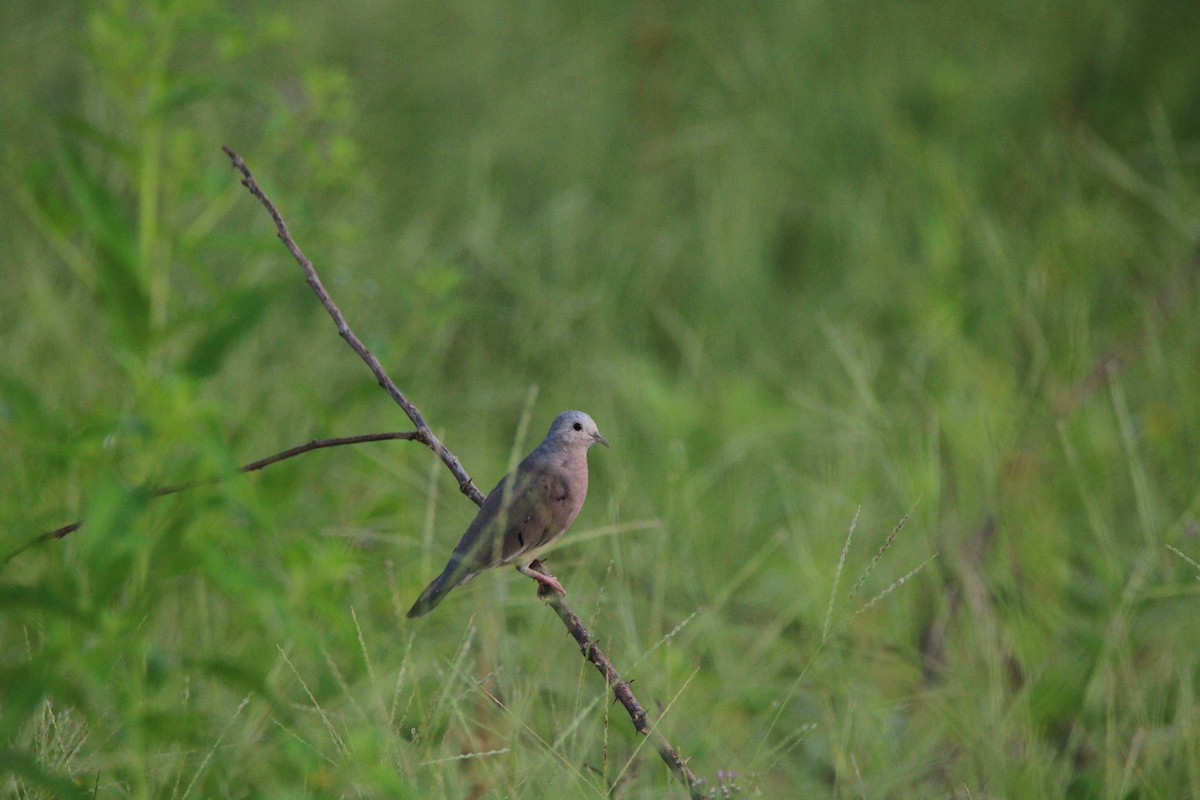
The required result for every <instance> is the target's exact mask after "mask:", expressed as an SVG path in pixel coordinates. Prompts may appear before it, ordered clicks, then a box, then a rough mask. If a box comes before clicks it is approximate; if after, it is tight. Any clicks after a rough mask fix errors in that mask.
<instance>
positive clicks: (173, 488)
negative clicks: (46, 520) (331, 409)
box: [0, 431, 419, 566]
mask: <svg viewBox="0 0 1200 800" xmlns="http://www.w3.org/2000/svg"><path fill="white" fill-rule="evenodd" d="M418 438H419V435H418V434H417V432H416V431H391V432H388V433H364V434H360V435H358V436H338V437H335V438H333V439H313V440H312V441H311V442H306V443H305V444H300V445H296V446H295V447H289V448H288V449H287V450H283V451H281V452H278V453H275V454H274V455H270V456H267V457H266V458H260V459H259V460H258V461H251V462H250V463H249V464H244V465H242V466H241V467H238V472H257V471H258V470H260V469H262V468H263V467H269V466H271V465H272V464H278V463H279V462H280V461H283V460H285V459H288V458H292V457H294V456H298V455H301V454H303V453H311V452H312V451H313V450H322V449H324V448H326V447H341V446H343V445H348V444H363V443H364V442H385V441H390V440H392V439H408V440H410V441H412V440H417V439H418ZM220 481H221V479H220V478H209V479H208V480H201V481H190V482H188V483H178V484H173V485H168V486H156V487H154V489H152V490H151V496H152V497H165V496H166V495H169V494H175V493H176V492H182V491H183V490H184V489H195V488H196V487H198V486H211V485H213V484H215V483H219V482H220ZM82 526H83V520H76V521H75V522H72V523H71V524H69V525H63V526H62V527H61V528H55V529H54V530H52V531H46V532H45V533H41V534H38V535H37V536H36V537H34V538H33V539H30V540H29V541H28V542H26V543H25V544H23V545H21V546H20V547H18V548H17V549H16V550H13V551H12V552H11V553H9V554H8V555H6V556H5V557H4V560H3V561H0V566H3V565H4V564H7V563H8V562H9V561H11V560H13V559H14V558H16V557H17V556H19V555H20V554H21V553H24V552H25V551H26V550H28V549H30V548H31V547H35V546H36V545H39V544H41V543H42V542H48V541H50V540H51V539H62V538H64V537H65V536H68V535H69V534H72V533H74V532H75V531H77V530H79V529H80V528H81V527H82Z"/></svg>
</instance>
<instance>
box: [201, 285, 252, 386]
mask: <svg viewBox="0 0 1200 800" xmlns="http://www.w3.org/2000/svg"><path fill="white" fill-rule="evenodd" d="M272 296H273V292H272V291H271V290H270V289H269V288H267V287H261V286H254V287H250V288H248V289H243V290H241V291H239V292H238V293H237V294H235V295H234V296H233V297H231V298H230V299H229V300H228V301H226V302H225V303H223V304H222V305H221V307H220V308H219V309H217V311H216V314H215V316H216V317H217V319H216V320H215V321H213V322H212V323H211V324H210V325H209V327H208V330H206V331H205V332H204V333H203V334H202V335H201V337H200V338H199V340H197V341H196V343H195V344H193V345H192V347H191V350H190V351H189V352H188V355H187V358H186V359H185V360H184V365H183V368H184V370H186V371H187V372H188V374H190V375H192V376H194V377H196V378H206V377H208V376H210V375H212V374H213V373H215V372H216V371H217V370H218V369H220V366H221V363H222V362H223V361H224V360H225V357H226V356H227V355H229V353H230V351H232V350H233V348H234V347H235V346H236V345H237V344H238V343H239V342H241V341H242V340H243V339H245V338H246V336H247V334H249V333H250V331H251V330H253V328H254V326H255V325H257V324H258V322H259V321H261V320H262V318H263V314H264V313H265V312H266V310H267V307H268V305H269V302H270V299H271V298H272Z"/></svg>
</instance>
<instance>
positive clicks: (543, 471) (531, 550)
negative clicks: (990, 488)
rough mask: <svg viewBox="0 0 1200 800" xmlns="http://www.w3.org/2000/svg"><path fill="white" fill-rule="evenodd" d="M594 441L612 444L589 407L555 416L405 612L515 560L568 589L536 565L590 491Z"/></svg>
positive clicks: (426, 606) (425, 609) (545, 582)
mask: <svg viewBox="0 0 1200 800" xmlns="http://www.w3.org/2000/svg"><path fill="white" fill-rule="evenodd" d="M597 442H599V443H600V444H602V445H604V446H605V447H609V446H610V445H609V443H608V440H607V439H605V438H604V437H603V436H601V435H600V431H599V429H598V428H597V427H596V423H595V422H594V421H593V420H592V418H591V417H589V416H588V415H587V414H585V413H583V412H582V411H564V412H562V413H561V414H559V415H558V416H556V417H555V418H554V422H552V423H551V424H550V432H549V433H547V434H546V439H545V441H543V442H542V443H541V444H539V445H538V446H537V447H536V448H534V450H533V452H531V453H530V454H529V455H528V456H526V457H525V460H524V461H522V462H521V463H520V464H518V465H517V468H516V469H515V470H513V471H512V472H510V473H509V474H508V475H505V476H504V477H503V478H501V480H500V482H499V483H498V484H496V488H494V489H492V491H491V492H490V493H489V494H488V496H487V499H486V500H484V502H483V505H482V506H480V508H479V513H478V514H477V515H476V516H475V520H474V521H473V522H472V523H471V524H470V526H469V527H468V528H467V530H466V532H465V533H464V534H463V535H462V538H461V539H459V540H458V544H457V545H456V546H455V548H454V553H453V554H451V556H450V561H449V562H448V563H447V564H446V568H445V569H444V570H442V574H441V575H438V576H437V577H436V578H434V579H433V581H432V582H431V583H430V584H429V586H427V587H426V588H425V591H423V592H421V596H420V597H418V598H417V602H415V603H414V604H413V607H412V608H411V609H410V610H409V612H408V616H409V617H410V618H411V617H420V616H423V615H425V614H428V613H429V612H430V611H432V610H433V609H434V607H435V606H437V604H438V603H440V602H442V600H443V599H444V598H445V597H446V595H447V593H449V591H450V590H451V589H453V588H455V587H456V586H461V585H462V584H464V583H466V582H467V581H469V580H471V578H474V577H475V576H476V575H478V574H479V573H480V572H483V571H484V570H485V569H490V568H492V567H495V566H499V565H501V564H515V565H516V568H517V571H518V572H520V573H521V574H522V575H528V576H529V577H530V578H533V579H534V580H536V581H537V582H538V583H539V584H541V585H542V586H545V587H546V588H547V589H549V590H551V591H554V592H557V593H558V594H566V591H565V590H564V589H563V587H562V584H561V583H559V582H558V579H557V578H555V577H554V576H553V575H548V574H544V573H542V572H539V571H537V570H535V569H534V568H533V565H534V564H537V566H539V567H540V566H541V564H540V562H538V555H539V554H540V553H541V552H542V550H544V549H545V548H546V546H547V545H549V544H550V543H551V542H553V541H554V540H555V539H557V538H558V537H559V536H562V534H563V533H564V532H565V531H566V530H567V528H569V527H571V523H572V522H574V521H575V518H576V517H577V516H579V509H581V508H583V501H584V499H585V498H586V497H587V488H588V466H587V451H588V448H589V447H591V446H592V445H593V444H595V443H597ZM539 591H540V589H539Z"/></svg>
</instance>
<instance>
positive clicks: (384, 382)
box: [222, 147, 704, 800]
mask: <svg viewBox="0 0 1200 800" xmlns="http://www.w3.org/2000/svg"><path fill="white" fill-rule="evenodd" d="M222 149H223V150H224V151H225V154H226V155H227V156H229V160H230V161H232V162H233V166H234V167H236V168H237V170H238V171H239V172H241V173H242V185H244V186H245V187H246V188H247V189H249V190H250V193H251V194H252V195H254V196H255V197H256V198H258V201H259V202H260V203H262V204H263V206H264V207H265V208H266V209H267V212H268V213H269V214H270V215H271V219H272V220H274V221H275V229H276V231H277V232H278V234H279V238H280V240H282V241H283V243H284V245H285V246H286V247H287V249H288V251H289V252H290V253H291V254H292V257H293V258H294V259H296V262H297V263H298V264H299V265H300V267H301V268H302V269H303V270H304V275H305V277H306V278H307V280H308V285H309V286H310V287H312V290H313V291H314V292H315V293H316V295H317V297H318V298H319V299H320V300H321V304H322V305H324V306H325V310H326V311H328V312H329V316H331V317H332V318H333V321H334V324H336V325H337V329H338V333H339V334H340V335H341V337H342V338H343V339H345V340H346V342H347V344H349V345H350V347H352V348H353V349H354V352H356V353H358V355H359V357H360V358H362V360H363V361H365V362H366V363H367V366H369V367H370V368H371V372H373V373H374V374H375V377H376V378H377V379H378V381H379V385H380V386H382V387H383V388H384V390H385V391H386V392H387V393H388V394H389V395H391V397H392V399H393V400H395V401H396V403H397V404H398V405H399V406H400V407H401V408H402V409H404V413H406V414H407V415H408V418H409V419H411V420H412V422H413V424H414V425H415V426H416V427H417V430H416V432H415V433H416V437H415V438H416V439H417V440H418V441H420V442H422V443H424V444H425V445H426V446H428V447H429V448H430V449H432V450H433V451H434V452H435V453H437V454H438V456H439V457H440V458H441V459H442V462H443V463H445V464H446V466H447V467H449V469H450V472H451V473H452V474H453V475H454V477H455V478H456V479H457V480H458V484H459V488H460V489H461V490H462V492H463V494H465V495H466V496H467V497H469V498H471V499H472V500H473V501H474V502H475V504H476V505H483V501H484V496H483V494H482V493H481V492H480V491H479V490H478V489H476V488H475V485H474V484H473V483H472V482H471V479H470V478H469V477H468V476H467V473H466V470H464V469H463V467H462V464H461V463H459V460H458V458H456V457H455V455H454V454H453V453H451V452H450V451H449V450H448V449H447V448H446V446H445V445H443V444H442V443H441V442H440V441H439V440H438V438H437V437H436V436H434V435H433V432H432V431H431V430H430V429H429V426H428V425H427V424H426V422H425V419H424V417H422V416H421V413H420V412H419V411H417V408H416V406H414V405H413V404H412V403H411V402H410V401H409V399H408V398H407V397H405V396H404V393H403V392H401V391H400V389H399V388H397V387H396V384H395V383H393V382H392V379H391V378H390V377H388V375H387V373H386V372H385V371H384V369H383V366H382V365H381V364H380V363H379V359H377V358H376V357H375V355H374V354H373V353H372V352H371V351H370V350H368V349H367V346H366V345H364V344H363V343H362V341H360V340H359V338H358V337H357V336H355V335H354V332H353V331H351V330H350V326H349V325H348V324H347V323H346V319H345V317H343V316H342V312H341V311H340V310H339V309H338V307H337V305H336V304H335V303H334V302H333V300H332V298H330V296H329V293H328V292H327V291H326V290H325V287H324V285H322V283H321V279H320V278H319V277H318V276H317V272H316V270H315V269H314V268H313V265H312V262H310V261H309V260H308V258H307V257H306V256H305V255H304V253H303V252H302V251H301V250H300V247H299V246H298V245H297V244H296V242H295V241H294V240H293V239H292V236H291V234H290V233H289V232H288V228H287V224H286V223H284V221H283V217H282V216H281V215H280V213H279V210H278V209H277V208H276V207H275V204H274V203H272V202H271V201H270V200H269V199H267V196H266V195H265V194H264V193H263V190H262V189H261V188H260V187H259V185H258V182H257V181H255V180H254V176H253V175H251V174H250V170H249V168H248V167H247V166H246V162H244V161H243V160H242V159H241V157H240V156H239V155H238V154H237V153H235V152H233V151H232V150H230V149H229V148H228V147H224V148H222ZM540 567H541V565H540V563H538V562H535V566H534V568H535V569H539V568H540ZM543 572H544V570H543ZM539 594H540V593H539ZM546 599H547V600H548V602H549V604H550V607H551V608H553V609H554V612H555V613H556V614H558V617H559V619H561V620H562V622H563V624H564V625H565V626H566V627H567V631H568V632H569V633H570V634H571V636H572V638H574V639H575V641H576V643H578V644H579V649H580V651H581V652H582V653H583V655H584V657H585V658H586V659H587V660H588V661H589V662H591V664H592V665H593V666H595V667H596V669H597V670H599V672H600V674H601V675H602V676H604V680H605V683H607V685H608V686H610V687H611V688H612V691H613V695H614V696H615V697H616V698H617V700H618V701H619V702H620V703H621V705H622V706H624V707H625V710H626V711H627V712H628V713H629V718H630V720H631V721H632V722H633V727H634V729H636V730H637V732H638V733H640V734H642V735H643V736H649V737H651V739H652V741H653V743H654V746H655V749H656V750H658V754H659V756H661V757H662V760H663V761H664V762H666V764H667V766H668V767H670V769H671V772H672V773H674V775H675V777H676V778H678V779H679V781H680V782H681V783H682V784H683V785H684V786H685V787H687V790H688V793H689V795H690V796H691V797H692V798H693V800H699V799H700V798H703V797H704V792H703V789H702V787H703V784H704V782H703V781H702V780H701V779H699V778H697V777H696V775H695V774H694V773H693V772H692V771H691V769H690V768H689V767H688V765H687V762H686V761H684V759H683V758H681V757H680V755H679V753H678V752H676V750H675V749H674V748H673V747H671V744H670V742H668V741H667V739H666V737H664V736H663V735H662V734H661V733H659V732H658V731H657V730H655V729H654V728H652V727H651V726H650V721H649V717H648V716H647V715H646V711H645V709H643V708H642V705H641V703H639V702H638V700H637V698H636V697H634V695H633V692H632V691H631V690H630V688H629V683H628V682H627V681H626V680H625V679H624V678H622V677H621V675H620V674H619V673H618V672H617V670H616V668H614V667H613V665H612V662H611V661H609V660H608V657H607V656H605V655H604V653H603V652H601V650H600V648H599V647H597V646H596V639H595V637H594V636H592V634H591V633H590V632H589V631H588V630H587V628H585V627H584V625H583V622H582V621H580V619H579V617H578V616H576V615H575V612H573V611H572V610H571V609H570V608H569V607H568V606H567V604H566V603H565V602H563V599H562V597H560V596H558V595H554V596H552V597H549V598H546Z"/></svg>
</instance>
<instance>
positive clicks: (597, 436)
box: [592, 431, 612, 450]
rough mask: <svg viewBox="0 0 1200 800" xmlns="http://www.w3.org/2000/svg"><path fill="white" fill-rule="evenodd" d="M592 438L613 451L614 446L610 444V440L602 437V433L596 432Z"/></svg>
mask: <svg viewBox="0 0 1200 800" xmlns="http://www.w3.org/2000/svg"><path fill="white" fill-rule="evenodd" d="M592 438H593V439H594V440H596V441H597V442H599V443H600V444H602V445H604V446H605V447H607V448H609V449H610V450H611V449H612V445H611V444H609V443H608V439H605V438H604V437H603V436H601V435H600V431H596V432H595V433H594V434H592Z"/></svg>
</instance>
